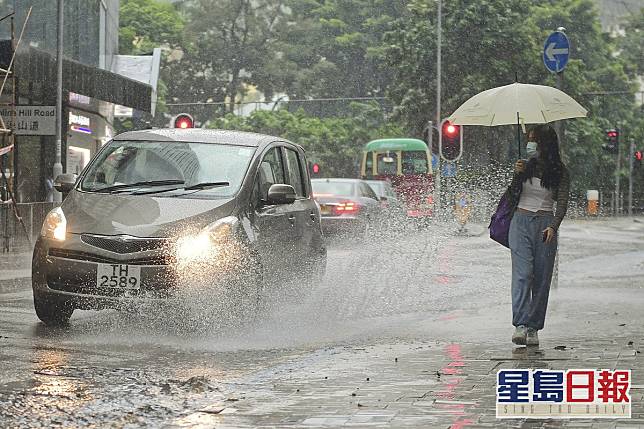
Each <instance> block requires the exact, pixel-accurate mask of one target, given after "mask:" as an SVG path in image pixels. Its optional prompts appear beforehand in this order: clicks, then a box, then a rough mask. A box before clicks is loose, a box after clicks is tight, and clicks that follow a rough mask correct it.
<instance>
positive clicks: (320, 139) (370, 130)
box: [209, 103, 404, 177]
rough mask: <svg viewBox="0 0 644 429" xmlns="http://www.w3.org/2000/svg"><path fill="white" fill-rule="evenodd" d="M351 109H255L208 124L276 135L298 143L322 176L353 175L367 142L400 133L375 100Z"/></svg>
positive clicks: (355, 173) (355, 105)
mask: <svg viewBox="0 0 644 429" xmlns="http://www.w3.org/2000/svg"><path fill="white" fill-rule="evenodd" d="M351 111H352V114H351V115H349V116H347V117H342V118H318V117H315V116H310V115H307V114H306V113H305V112H304V111H303V110H298V111H296V112H289V111H288V110H286V109H280V110H277V111H275V112H271V111H263V110H259V111H256V112H254V113H253V114H251V115H250V116H247V117H240V116H235V115H232V114H228V115H226V116H225V117H223V118H218V119H215V120H213V121H212V122H211V123H210V124H209V126H210V127H212V128H223V129H234V130H244V131H252V132H257V133H264V134H269V135H275V136H280V137H282V138H285V139H288V140H291V141H293V142H295V143H298V144H300V145H302V146H303V147H304V149H305V150H306V153H307V157H308V160H309V161H312V162H317V163H319V164H320V165H321V166H322V172H323V174H324V176H325V177H356V176H357V174H358V162H359V157H360V154H361V153H362V148H363V146H364V145H365V144H366V143H367V142H369V141H370V140H373V139H376V138H384V137H400V136H401V135H404V132H403V130H401V129H400V128H399V127H398V126H396V125H395V124H392V123H390V122H388V121H387V120H386V119H385V117H384V115H383V112H382V110H381V109H380V108H379V106H378V105H377V104H375V103H374V104H361V103H353V104H352V106H351Z"/></svg>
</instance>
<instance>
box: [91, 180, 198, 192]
mask: <svg viewBox="0 0 644 429" xmlns="http://www.w3.org/2000/svg"><path fill="white" fill-rule="evenodd" d="M184 183H185V182H184V181H183V180H178V179H169V180H146V181H142V182H135V183H122V184H119V185H112V186H106V187H104V188H99V189H92V191H93V192H112V191H117V190H119V189H128V188H139V187H142V186H168V185H182V184H184Z"/></svg>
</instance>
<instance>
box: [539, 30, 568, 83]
mask: <svg viewBox="0 0 644 429" xmlns="http://www.w3.org/2000/svg"><path fill="white" fill-rule="evenodd" d="M569 55H570V43H569V42H568V37H567V36H566V35H565V34H564V33H562V32H561V31H555V32H554V33H552V34H550V36H548V38H547V39H546V43H544V44H543V64H545V66H546V68H547V69H548V70H550V71H551V72H553V73H559V72H561V71H563V69H564V68H565V67H566V64H568V57H569Z"/></svg>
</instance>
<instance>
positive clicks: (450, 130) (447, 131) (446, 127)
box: [443, 121, 461, 138]
mask: <svg viewBox="0 0 644 429" xmlns="http://www.w3.org/2000/svg"><path fill="white" fill-rule="evenodd" d="M460 131H461V127H460V126H459V125H454V124H452V123H450V122H449V121H445V122H444V123H443V135H445V136H446V137H449V138H452V137H456V136H458V134H459V133H460Z"/></svg>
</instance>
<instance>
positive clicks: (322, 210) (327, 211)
mask: <svg viewBox="0 0 644 429" xmlns="http://www.w3.org/2000/svg"><path fill="white" fill-rule="evenodd" d="M320 214H322V215H329V214H331V207H329V206H323V205H321V206H320Z"/></svg>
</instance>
